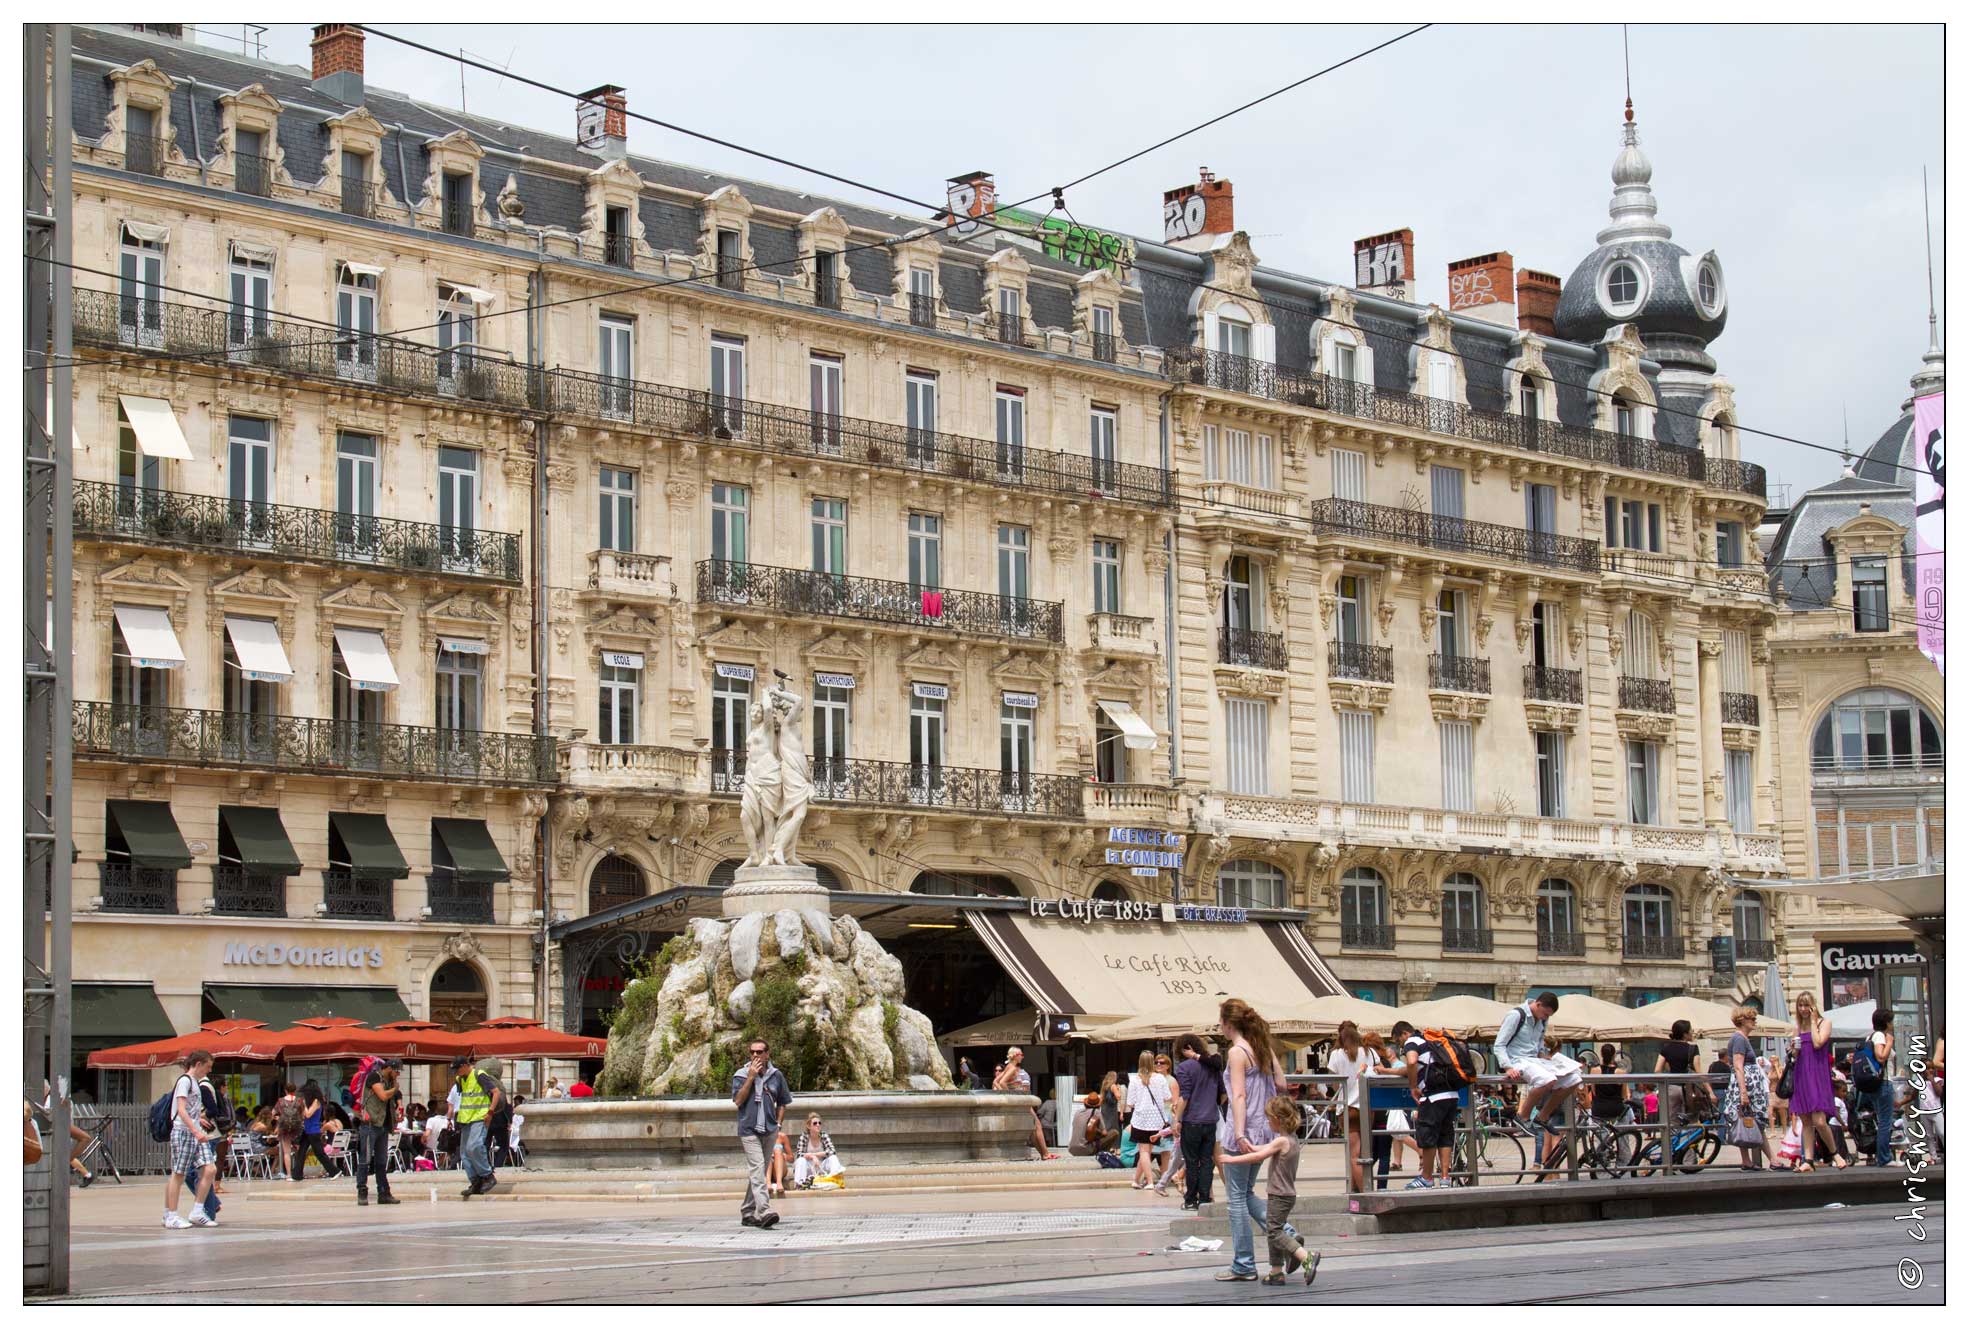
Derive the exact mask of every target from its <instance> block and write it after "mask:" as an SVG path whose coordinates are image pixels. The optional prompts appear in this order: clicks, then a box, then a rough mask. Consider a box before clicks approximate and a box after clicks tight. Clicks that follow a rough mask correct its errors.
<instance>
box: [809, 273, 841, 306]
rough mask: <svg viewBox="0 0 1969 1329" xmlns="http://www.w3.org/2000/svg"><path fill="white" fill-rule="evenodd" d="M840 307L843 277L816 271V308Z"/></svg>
mask: <svg viewBox="0 0 1969 1329" xmlns="http://www.w3.org/2000/svg"><path fill="white" fill-rule="evenodd" d="M840 307H841V279H840V278H839V277H825V276H821V275H820V274H818V273H816V274H815V276H814V308H816V309H839V308H840Z"/></svg>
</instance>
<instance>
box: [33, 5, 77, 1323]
mask: <svg viewBox="0 0 1969 1329" xmlns="http://www.w3.org/2000/svg"><path fill="white" fill-rule="evenodd" d="M23 37H24V45H23V50H22V54H23V60H24V66H25V68H24V70H23V72H24V75H25V77H24V78H23V79H22V114H21V124H22V132H23V135H24V137H25V149H26V151H25V165H26V173H25V182H24V189H25V192H24V194H23V198H22V203H23V209H24V212H25V214H26V234H25V245H24V269H23V273H22V284H21V291H22V303H23V311H22V312H23V333H24V338H23V342H22V347H23V350H24V351H25V353H26V356H27V370H26V373H25V374H24V376H23V377H24V384H23V406H24V417H23V421H22V424H23V433H24V439H23V444H24V446H23V450H22V455H23V457H24V458H25V461H26V468H25V470H26V473H25V477H24V479H25V493H26V504H25V509H24V513H23V516H24V520H23V522H22V540H23V546H22V555H23V557H22V571H23V574H24V578H23V585H22V601H21V607H22V610H23V611H24V617H25V618H26V622H25V624H24V625H23V626H24V629H25V632H24V640H25V643H26V651H25V658H24V661H23V664H24V670H23V672H24V676H25V682H26V698H25V707H24V711H23V715H22V740H23V741H22V749H23V765H22V781H21V791H22V796H23V804H24V806H23V809H22V812H23V816H22V827H23V837H22V838H23V850H24V854H23V858H24V867H25V872H24V877H23V882H22V891H21V930H22V937H21V940H22V979H23V982H22V1014H23V1020H22V1048H21V1052H22V1058H21V1062H22V1066H21V1070H22V1075H21V1079H22V1089H23V1091H24V1094H25V1097H26V1098H27V1099H28V1100H29V1101H31V1102H35V1103H39V1102H41V1101H42V1098H43V1096H44V1094H45V1095H46V1097H47V1102H48V1111H49V1115H50V1117H51V1118H52V1122H51V1125H50V1128H49V1139H48V1141H47V1150H46V1154H45V1156H44V1159H43V1161H42V1163H41V1164H40V1165H39V1166H38V1167H37V1168H34V1169H30V1170H29V1171H28V1173H27V1177H26V1184H25V1186H24V1188H23V1189H24V1197H23V1198H24V1203H25V1206H26V1208H25V1213H24V1222H25V1231H24V1233H23V1235H24V1237H25V1238H26V1240H25V1241H24V1242H23V1257H24V1286H25V1287H26V1289H27V1290H29V1291H32V1292H40V1293H64V1292H67V1291H68V1290H69V1250H68V1240H69V1203H68V1201H69V1189H68V1155H69V1137H68V1127H69V1120H70V1113H69V1091H70V1087H71V1086H70V1084H69V1046H70V1037H69V1031H70V986H69V927H70V923H71V919H72V910H71V907H70V894H71V886H72V878H73V875H74V869H73V868H72V867H71V865H70V859H71V845H72V843H73V837H72V833H71V817H70V802H71V796H72V793H73V789H72V784H71V768H70V740H69V712H70V709H71V701H70V698H71V695H72V692H73V688H74V681H73V678H72V673H73V665H74V646H73V641H72V632H73V628H72V624H73V619H74V606H73V603H72V601H73V597H74V580H75V562H74V550H73V544H72V540H71V529H70V528H71V526H72V524H73V516H74V514H73V511H72V509H71V507H70V497H69V495H70V484H71V480H72V478H73V476H72V472H71V467H72V465H73V458H72V457H71V456H70V450H71V449H70V440H71V439H72V438H73V437H74V435H73V432H72V431H73V407H72V403H73V400H74V384H73V370H72V369H71V368H70V367H69V366H70V360H71V352H72V351H73V349H74V340H73V329H72V320H71V312H72V311H71V299H70V293H69V271H70V269H69V267H68V263H69V260H70V257H71V256H72V250H73V238H72V231H71V213H72V208H73V202H72V192H73V191H72V190H71V188H70V180H69V173H70V167H71V162H70V157H69V147H70V143H71V142H72V140H73V133H72V129H71V120H72V114H71V106H70V93H69V80H70V69H69V29H68V26H67V25H66V24H52V25H51V24H30V25H28V26H27V28H26V29H25V31H24V33H23ZM44 1086H45V1087H44Z"/></svg>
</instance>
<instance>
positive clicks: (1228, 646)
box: [1217, 624, 1287, 669]
mask: <svg viewBox="0 0 1969 1329" xmlns="http://www.w3.org/2000/svg"><path fill="white" fill-rule="evenodd" d="M1217 662H1218V663H1219V664H1229V665H1243V666H1245V667H1246V668H1249V669H1283V668H1285V666H1286V664H1287V657H1286V652H1285V634H1284V633H1282V632H1260V631H1258V630H1257V629H1256V628H1234V627H1231V626H1230V625H1228V624H1226V625H1225V626H1223V627H1221V628H1219V629H1218V631H1217Z"/></svg>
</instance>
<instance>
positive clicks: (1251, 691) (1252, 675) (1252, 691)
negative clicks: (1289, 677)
mask: <svg viewBox="0 0 1969 1329" xmlns="http://www.w3.org/2000/svg"><path fill="white" fill-rule="evenodd" d="M1217 691H1219V692H1221V693H1228V694H1230V695H1233V696H1243V697H1281V696H1284V695H1285V675H1284V674H1282V673H1276V672H1274V671H1272V670H1269V669H1240V668H1238V667H1237V666H1235V665H1219V666H1217Z"/></svg>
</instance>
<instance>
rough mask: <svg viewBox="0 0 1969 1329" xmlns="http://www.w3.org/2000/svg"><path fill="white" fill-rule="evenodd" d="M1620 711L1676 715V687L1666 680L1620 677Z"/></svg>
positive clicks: (1627, 675) (1629, 675)
mask: <svg viewBox="0 0 1969 1329" xmlns="http://www.w3.org/2000/svg"><path fill="white" fill-rule="evenodd" d="M1620 709H1621V710H1623V711H1652V712H1654V713H1655V714H1656V715H1673V714H1675V685H1674V684H1673V683H1671V682H1669V681H1668V680H1667V679H1665V678H1636V677H1634V676H1633V675H1632V674H1622V675H1621V676H1620Z"/></svg>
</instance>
